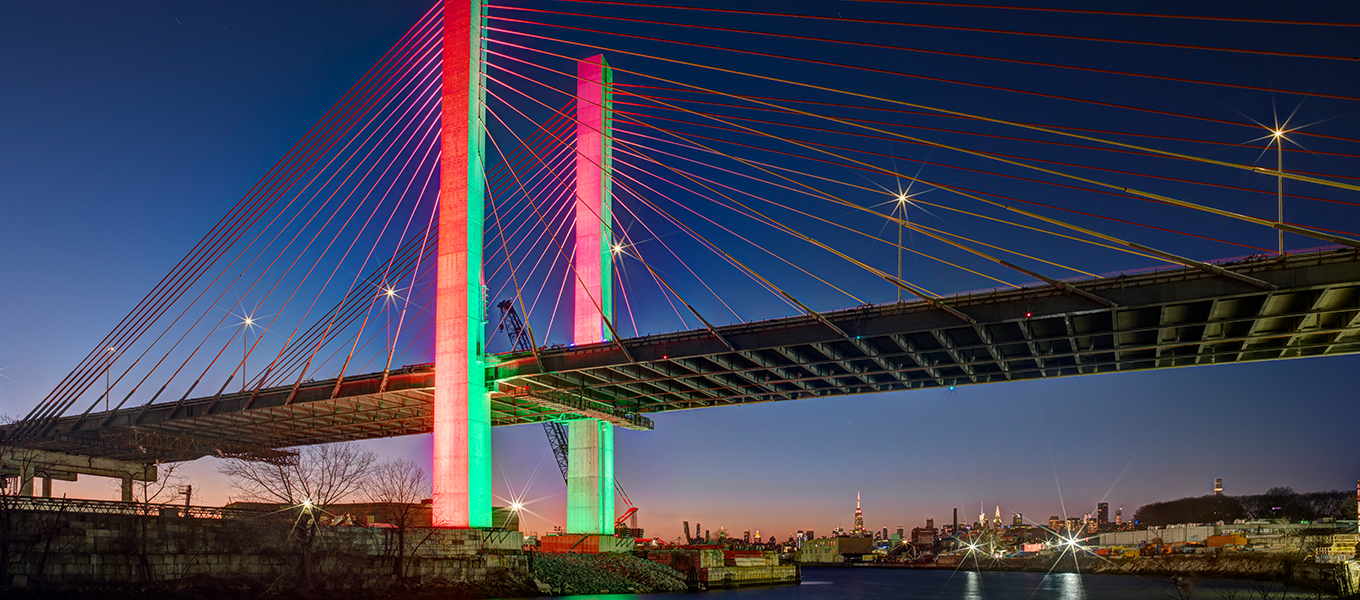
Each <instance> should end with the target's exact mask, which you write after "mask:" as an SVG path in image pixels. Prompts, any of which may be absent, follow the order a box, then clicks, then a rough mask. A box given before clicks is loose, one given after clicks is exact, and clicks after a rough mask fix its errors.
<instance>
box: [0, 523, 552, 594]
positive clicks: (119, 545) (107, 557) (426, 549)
mask: <svg viewBox="0 0 1360 600" xmlns="http://www.w3.org/2000/svg"><path fill="white" fill-rule="evenodd" d="M293 517H295V515H293V516H289V515H286V514H280V515H274V516H261V517H259V518H254V519H186V518H179V517H155V516H134V515H109V514H72V513H51V512H36V511H35V512H26V511H16V512H13V513H11V514H10V519H11V522H10V528H9V531H10V534H9V540H8V541H9V548H10V554H11V556H10V560H9V564H8V576H9V581H5V582H0V583H7V584H11V585H15V586H24V585H31V584H34V583H37V582H39V581H41V582H50V583H60V584H67V585H83V584H94V583H132V582H146V581H170V580H177V579H184V578H187V577H193V576H199V575H206V576H211V577H249V578H259V577H268V578H274V577H279V576H282V575H288V574H296V575H300V576H306V577H328V576H331V575H344V576H352V577H360V578H386V577H390V576H392V575H393V574H394V570H395V563H396V559H397V554H398V546H399V545H400V544H399V537H400V536H399V534H398V531H397V530H396V529H386V528H362V527H322V528H319V529H315V530H314V532H313V533H310V534H309V533H308V528H306V527H303V526H302V525H300V524H298V523H296V522H295V519H294V518H293ZM522 544H523V539H522V536H521V534H520V533H519V532H514V531H487V530H455V529H411V530H408V531H407V532H406V535H405V545H404V548H402V549H401V550H402V552H401V554H402V556H403V557H404V561H405V565H404V568H405V571H406V573H405V574H406V575H407V576H409V577H418V578H422V579H446V580H449V581H469V582H478V581H483V580H486V579H487V578H488V577H492V576H494V575H496V574H498V573H500V572H502V571H503V570H506V569H510V570H517V571H519V572H521V573H527V570H528V563H527V560H526V558H525V556H524V554H523V551H522Z"/></svg>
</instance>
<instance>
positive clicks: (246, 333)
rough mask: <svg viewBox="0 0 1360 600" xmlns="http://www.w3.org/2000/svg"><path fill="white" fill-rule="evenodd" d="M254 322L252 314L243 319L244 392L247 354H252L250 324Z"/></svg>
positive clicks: (242, 358)
mask: <svg viewBox="0 0 1360 600" xmlns="http://www.w3.org/2000/svg"><path fill="white" fill-rule="evenodd" d="M254 324H255V318H254V317H253V316H251V315H246V317H245V318H244V319H242V320H241V391H242V392H244V391H246V356H247V355H249V354H250V348H249V347H248V346H249V344H248V342H249V338H250V326H251V325H254Z"/></svg>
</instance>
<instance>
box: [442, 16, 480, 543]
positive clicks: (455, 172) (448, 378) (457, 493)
mask: <svg viewBox="0 0 1360 600" xmlns="http://www.w3.org/2000/svg"><path fill="white" fill-rule="evenodd" d="M483 15H484V9H483V8H482V3H481V0H461V1H460V0H445V2H444V74H443V90H442V97H441V100H440V102H441V117H440V118H441V121H440V124H441V130H440V148H441V154H440V165H439V253H438V264H437V267H436V269H437V271H436V272H437V279H438V282H437V284H436V299H435V388H434V461H433V471H434V473H433V483H434V514H433V523H434V525H435V526H436V527H458V528H471V527H490V526H491V400H490V396H489V395H488V394H487V390H486V371H485V364H484V362H485V359H484V356H483V352H484V350H483V349H484V347H485V343H484V342H485V339H484V338H485V335H486V333H485V331H486V327H485V323H484V322H483V320H484V319H483V316H482V314H483V312H482V290H481V286H482V282H481V280H482V228H483V221H484V214H483V209H482V206H483V200H484V196H485V193H486V182H485V180H484V175H483V171H482V160H483V158H482V157H483V145H484V143H485V140H484V138H483V137H482V130H481V120H482V113H483V105H482V97H483V91H482V67H481V55H482V42H481V29H482V20H483V18H484V16H483Z"/></svg>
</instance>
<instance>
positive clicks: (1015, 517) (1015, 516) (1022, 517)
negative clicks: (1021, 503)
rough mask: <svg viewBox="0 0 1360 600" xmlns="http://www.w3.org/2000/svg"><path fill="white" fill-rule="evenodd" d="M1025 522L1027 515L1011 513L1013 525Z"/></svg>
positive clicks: (1016, 525) (1017, 525)
mask: <svg viewBox="0 0 1360 600" xmlns="http://www.w3.org/2000/svg"><path fill="white" fill-rule="evenodd" d="M1024 524H1025V515H1022V514H1020V513H1015V514H1013V515H1011V527H1019V526H1021V525H1024Z"/></svg>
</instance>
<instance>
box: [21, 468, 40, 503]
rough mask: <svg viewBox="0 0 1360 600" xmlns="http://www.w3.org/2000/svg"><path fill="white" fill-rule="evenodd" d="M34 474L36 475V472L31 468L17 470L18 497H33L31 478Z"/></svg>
mask: <svg viewBox="0 0 1360 600" xmlns="http://www.w3.org/2000/svg"><path fill="white" fill-rule="evenodd" d="M36 473H37V470H36V469H34V468H33V467H20V468H19V495H20V496H32V495H33V478H34V477H35V476H36Z"/></svg>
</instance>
